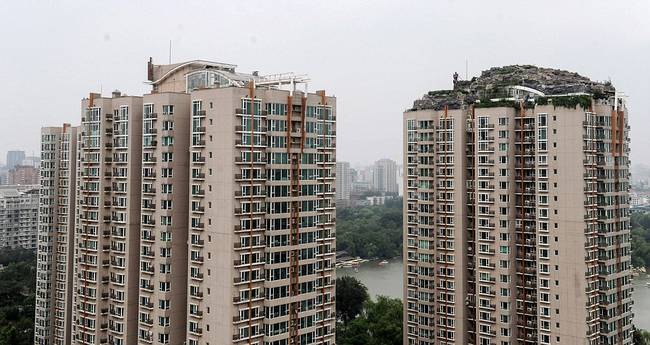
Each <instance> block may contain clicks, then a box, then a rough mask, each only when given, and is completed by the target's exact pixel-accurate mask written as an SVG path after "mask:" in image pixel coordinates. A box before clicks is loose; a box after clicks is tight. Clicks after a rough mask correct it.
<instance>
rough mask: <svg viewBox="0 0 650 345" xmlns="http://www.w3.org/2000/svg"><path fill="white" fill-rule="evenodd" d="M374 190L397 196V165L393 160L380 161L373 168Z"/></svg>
mask: <svg viewBox="0 0 650 345" xmlns="http://www.w3.org/2000/svg"><path fill="white" fill-rule="evenodd" d="M372 183H373V190H375V191H377V192H382V193H391V194H397V192H398V189H397V163H395V161H394V160H392V159H387V158H384V159H380V160H378V161H376V162H375V164H374V166H373V168H372Z"/></svg>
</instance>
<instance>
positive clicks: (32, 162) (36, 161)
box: [20, 156, 41, 168]
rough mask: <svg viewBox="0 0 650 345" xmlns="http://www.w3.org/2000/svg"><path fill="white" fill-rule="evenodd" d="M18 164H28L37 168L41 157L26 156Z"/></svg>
mask: <svg viewBox="0 0 650 345" xmlns="http://www.w3.org/2000/svg"><path fill="white" fill-rule="evenodd" d="M20 165H29V166H32V167H34V168H38V167H39V166H40V165H41V157H37V156H27V157H25V159H23V161H22V162H21V163H20Z"/></svg>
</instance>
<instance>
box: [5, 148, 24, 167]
mask: <svg viewBox="0 0 650 345" xmlns="http://www.w3.org/2000/svg"><path fill="white" fill-rule="evenodd" d="M24 159H25V151H7V166H6V167H7V169H13V168H14V167H15V166H16V165H20V164H21V163H22V161H23V160H24Z"/></svg>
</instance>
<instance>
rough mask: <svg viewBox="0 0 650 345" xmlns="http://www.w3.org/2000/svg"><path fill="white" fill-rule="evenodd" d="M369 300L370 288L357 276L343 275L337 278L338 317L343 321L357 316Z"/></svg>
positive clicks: (345, 321)
mask: <svg viewBox="0 0 650 345" xmlns="http://www.w3.org/2000/svg"><path fill="white" fill-rule="evenodd" d="M366 300H368V289H366V286H365V285H363V284H362V283H361V282H360V281H359V280H358V279H357V278H354V277H350V276H343V277H341V278H337V279H336V317H337V319H339V320H341V321H342V322H343V323H348V322H349V321H350V320H352V319H354V318H355V317H357V316H358V315H359V314H361V312H362V311H363V302H364V301H366Z"/></svg>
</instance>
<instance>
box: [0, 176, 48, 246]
mask: <svg viewBox="0 0 650 345" xmlns="http://www.w3.org/2000/svg"><path fill="white" fill-rule="evenodd" d="M38 201H39V188H38V186H34V185H32V186H2V187H0V248H4V247H8V248H25V249H36V233H37V230H38V205H39V204H38Z"/></svg>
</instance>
